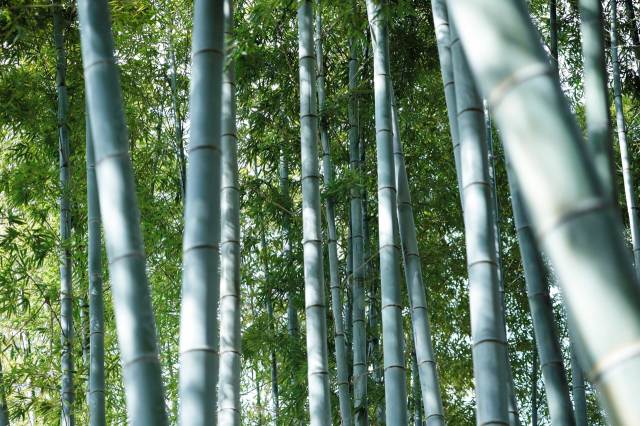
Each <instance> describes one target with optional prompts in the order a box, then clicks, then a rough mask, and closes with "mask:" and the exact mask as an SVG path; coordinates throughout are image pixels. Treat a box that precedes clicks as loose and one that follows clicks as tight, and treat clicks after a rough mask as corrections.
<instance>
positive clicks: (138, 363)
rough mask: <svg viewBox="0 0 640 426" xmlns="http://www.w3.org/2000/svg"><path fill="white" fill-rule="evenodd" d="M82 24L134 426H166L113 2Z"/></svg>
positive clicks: (91, 11)
mask: <svg viewBox="0 0 640 426" xmlns="http://www.w3.org/2000/svg"><path fill="white" fill-rule="evenodd" d="M78 17H79V20H80V41H81V44H82V62H83V67H84V78H85V86H86V94H87V105H88V113H89V116H90V117H91V120H92V121H91V126H90V127H91V136H92V139H93V148H94V153H95V171H96V180H97V183H98V195H99V202H100V216H101V218H102V223H103V226H104V235H105V242H106V247H107V256H108V258H109V271H110V277H111V291H112V293H113V304H114V311H115V319H116V329H117V333H118V343H119V348H120V359H121V362H122V370H123V376H124V388H125V397H126V403H127V412H128V417H129V423H130V424H131V425H133V426H138V425H145V426H146V425H160V426H161V425H165V424H167V417H166V412H165V400H164V390H163V386H162V378H161V372H160V362H159V359H158V344H157V338H156V326H155V320H154V317H153V309H152V306H151V295H150V293H149V285H148V282H147V276H146V271H145V254H144V247H143V241H142V233H141V232H140V213H139V210H138V204H137V200H136V194H135V184H134V179H133V168H132V164H131V157H130V155H129V144H128V136H127V128H126V124H125V119H124V111H123V107H122V94H121V90H120V81H119V78H118V69H117V66H116V62H115V58H114V55H113V35H112V33H111V17H110V13H109V5H108V2H107V1H106V0H93V1H89V0H78Z"/></svg>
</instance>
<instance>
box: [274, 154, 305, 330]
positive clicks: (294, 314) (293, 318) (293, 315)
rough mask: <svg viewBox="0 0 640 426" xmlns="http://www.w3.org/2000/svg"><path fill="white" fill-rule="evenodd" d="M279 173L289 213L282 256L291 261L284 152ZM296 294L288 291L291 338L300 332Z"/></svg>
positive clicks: (285, 220) (285, 222) (284, 225)
mask: <svg viewBox="0 0 640 426" xmlns="http://www.w3.org/2000/svg"><path fill="white" fill-rule="evenodd" d="M278 169H279V170H278V172H279V174H280V193H281V194H282V198H283V200H284V202H285V203H286V208H287V209H288V211H286V212H285V213H284V220H283V227H284V238H285V239H284V243H283V244H282V255H283V256H284V258H285V259H286V260H287V261H289V260H291V229H290V228H291V220H290V218H289V214H290V213H289V211H290V209H289V206H290V205H291V198H290V196H289V164H288V162H287V157H286V156H285V154H284V152H282V153H281V154H280V164H279V165H278ZM293 298H294V294H293V290H292V289H289V290H288V291H287V331H288V332H289V336H293V337H295V336H297V335H298V332H299V331H300V325H299V324H298V310H297V309H296V305H295V304H294V302H293Z"/></svg>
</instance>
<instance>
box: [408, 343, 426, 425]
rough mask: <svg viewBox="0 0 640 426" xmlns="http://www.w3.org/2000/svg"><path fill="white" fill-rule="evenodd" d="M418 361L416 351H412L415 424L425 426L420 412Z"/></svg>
mask: <svg viewBox="0 0 640 426" xmlns="http://www.w3.org/2000/svg"><path fill="white" fill-rule="evenodd" d="M419 374H420V373H418V360H417V358H416V351H411V390H412V392H413V404H414V405H413V424H414V426H423V424H424V423H423V422H422V411H421V410H420V399H421V398H420V378H419V377H418V376H419Z"/></svg>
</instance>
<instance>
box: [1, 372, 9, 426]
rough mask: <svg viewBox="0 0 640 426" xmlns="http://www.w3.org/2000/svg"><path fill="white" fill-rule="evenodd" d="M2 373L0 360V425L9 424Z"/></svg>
mask: <svg viewBox="0 0 640 426" xmlns="http://www.w3.org/2000/svg"><path fill="white" fill-rule="evenodd" d="M3 379H4V376H3V375H2V363H1V362H0V426H9V425H10V423H9V407H8V406H7V398H6V394H5V387H4V386H5V383H4V381H3Z"/></svg>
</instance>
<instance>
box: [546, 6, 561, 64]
mask: <svg viewBox="0 0 640 426" xmlns="http://www.w3.org/2000/svg"><path fill="white" fill-rule="evenodd" d="M549 53H550V55H551V64H552V65H553V67H554V69H555V71H556V74H557V75H558V76H559V75H560V62H559V58H558V0H549Z"/></svg>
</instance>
